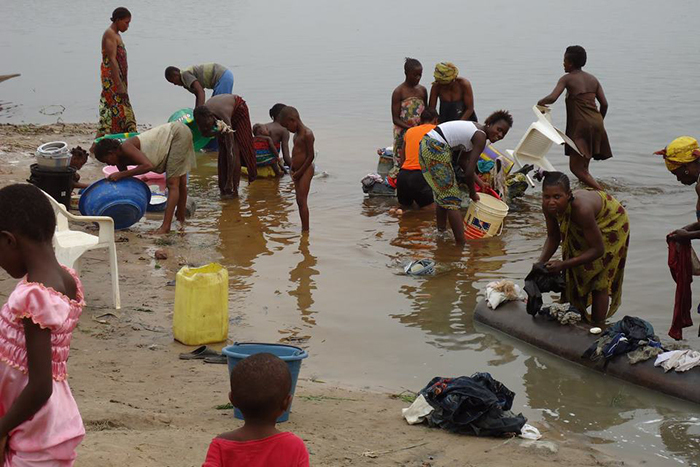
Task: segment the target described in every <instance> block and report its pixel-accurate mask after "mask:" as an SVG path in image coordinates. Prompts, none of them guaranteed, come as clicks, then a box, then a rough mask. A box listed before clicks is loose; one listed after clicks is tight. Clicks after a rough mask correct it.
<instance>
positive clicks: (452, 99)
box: [428, 62, 477, 123]
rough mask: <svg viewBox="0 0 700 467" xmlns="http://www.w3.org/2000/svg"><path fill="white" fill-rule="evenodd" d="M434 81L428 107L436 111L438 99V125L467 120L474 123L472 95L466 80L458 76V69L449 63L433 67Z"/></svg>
mask: <svg viewBox="0 0 700 467" xmlns="http://www.w3.org/2000/svg"><path fill="white" fill-rule="evenodd" d="M433 76H434V77H435V81H434V82H433V86H432V87H431V88H430V98H429V99H428V101H429V102H428V106H429V107H431V108H433V109H436V108H437V101H438V98H439V99H440V118H439V122H440V123H445V122H450V121H452V120H469V121H472V122H476V121H477V118H476V112H474V94H473V93H472V84H471V83H470V82H469V80H468V79H466V78H462V77H461V76H459V69H458V68H457V67H456V66H455V65H454V64H453V63H450V62H440V63H438V64H437V65H435V72H434V73H433Z"/></svg>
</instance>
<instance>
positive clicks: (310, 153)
mask: <svg viewBox="0 0 700 467" xmlns="http://www.w3.org/2000/svg"><path fill="white" fill-rule="evenodd" d="M279 120H280V123H281V124H282V126H283V127H285V128H286V129H287V130H289V131H291V132H292V133H294V149H292V180H293V181H294V190H295V191H296V195H297V206H299V215H300V216H301V231H302V232H308V231H309V205H308V198H309V189H310V188H311V179H312V178H313V176H314V164H313V161H314V134H313V132H312V131H311V129H310V128H309V127H307V126H306V125H304V124H303V123H302V121H301V118H300V117H299V112H298V111H297V109H295V108H294V107H289V106H287V107H285V108H284V109H282V112H280V116H279Z"/></svg>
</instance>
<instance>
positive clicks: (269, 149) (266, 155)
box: [253, 123, 284, 177]
mask: <svg viewBox="0 0 700 467" xmlns="http://www.w3.org/2000/svg"><path fill="white" fill-rule="evenodd" d="M253 136H254V138H253V149H255V160H256V163H257V164H258V167H265V166H268V165H269V166H270V167H272V170H274V171H275V175H276V176H277V177H281V176H282V174H283V173H284V166H283V165H282V161H281V160H280V155H279V152H277V148H275V143H274V142H273V141H272V138H271V137H270V131H269V130H268V128H267V126H265V125H263V124H261V123H256V124H255V125H253Z"/></svg>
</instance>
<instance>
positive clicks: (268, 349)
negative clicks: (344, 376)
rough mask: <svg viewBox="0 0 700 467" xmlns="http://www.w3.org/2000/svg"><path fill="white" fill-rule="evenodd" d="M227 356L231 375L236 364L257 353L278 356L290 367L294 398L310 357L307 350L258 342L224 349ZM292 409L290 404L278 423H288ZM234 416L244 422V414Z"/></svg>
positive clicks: (238, 344)
mask: <svg viewBox="0 0 700 467" xmlns="http://www.w3.org/2000/svg"><path fill="white" fill-rule="evenodd" d="M221 353H223V354H224V355H226V360H227V361H228V373H229V376H230V375H231V371H232V370H233V367H234V366H236V363H238V362H240V361H241V360H243V359H244V358H246V357H250V356H251V355H255V354H256V353H271V354H273V355H276V356H278V357H279V358H281V359H282V360H284V361H285V362H286V363H287V367H289V372H290V373H291V374H292V388H291V390H290V391H289V394H290V395H291V396H292V397H294V390H295V389H296V387H297V379H298V378H299V370H301V361H302V360H303V359H305V358H306V357H308V356H309V354H308V353H307V352H306V350H304V349H301V348H299V347H294V346H293V345H284V344H261V343H256V342H250V343H245V342H244V343H238V342H236V343H235V344H233V345H229V346H227V347H224V348H223V350H222V351H221ZM291 409H292V404H289V408H288V409H287V411H286V412H285V413H283V414H282V415H281V416H280V418H278V419H277V422H278V423H280V422H286V421H287V420H289V411H290V410H291ZM233 416H234V417H236V418H238V419H239V420H243V419H244V418H243V414H242V413H241V412H240V411H239V410H238V409H235V410H234V411H233Z"/></svg>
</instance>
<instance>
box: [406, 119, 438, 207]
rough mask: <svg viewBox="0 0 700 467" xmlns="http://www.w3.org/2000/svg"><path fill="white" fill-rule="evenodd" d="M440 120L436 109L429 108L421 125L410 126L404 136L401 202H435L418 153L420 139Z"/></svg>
mask: <svg viewBox="0 0 700 467" xmlns="http://www.w3.org/2000/svg"><path fill="white" fill-rule="evenodd" d="M437 122H438V114H437V112H436V111H435V109H432V108H427V109H425V110H424V111H423V113H421V115H420V123H421V124H420V125H418V126H415V127H413V128H409V129H408V130H407V131H406V134H405V136H404V150H403V151H402V153H401V156H400V158H399V166H400V167H401V170H399V175H398V177H397V179H396V195H397V197H398V198H399V204H401V205H402V206H404V207H411V206H412V205H413V202H414V201H415V203H416V204H417V205H418V207H420V208H424V207H426V206H430V205H432V204H433V190H432V189H431V188H430V185H428V182H426V181H425V178H423V172H422V171H421V167H420V163H419V162H418V153H419V146H420V140H421V139H423V137H424V136H425V135H426V134H427V133H428V132H429V131H430V130H432V129H433V128H435V126H436V125H437Z"/></svg>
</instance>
